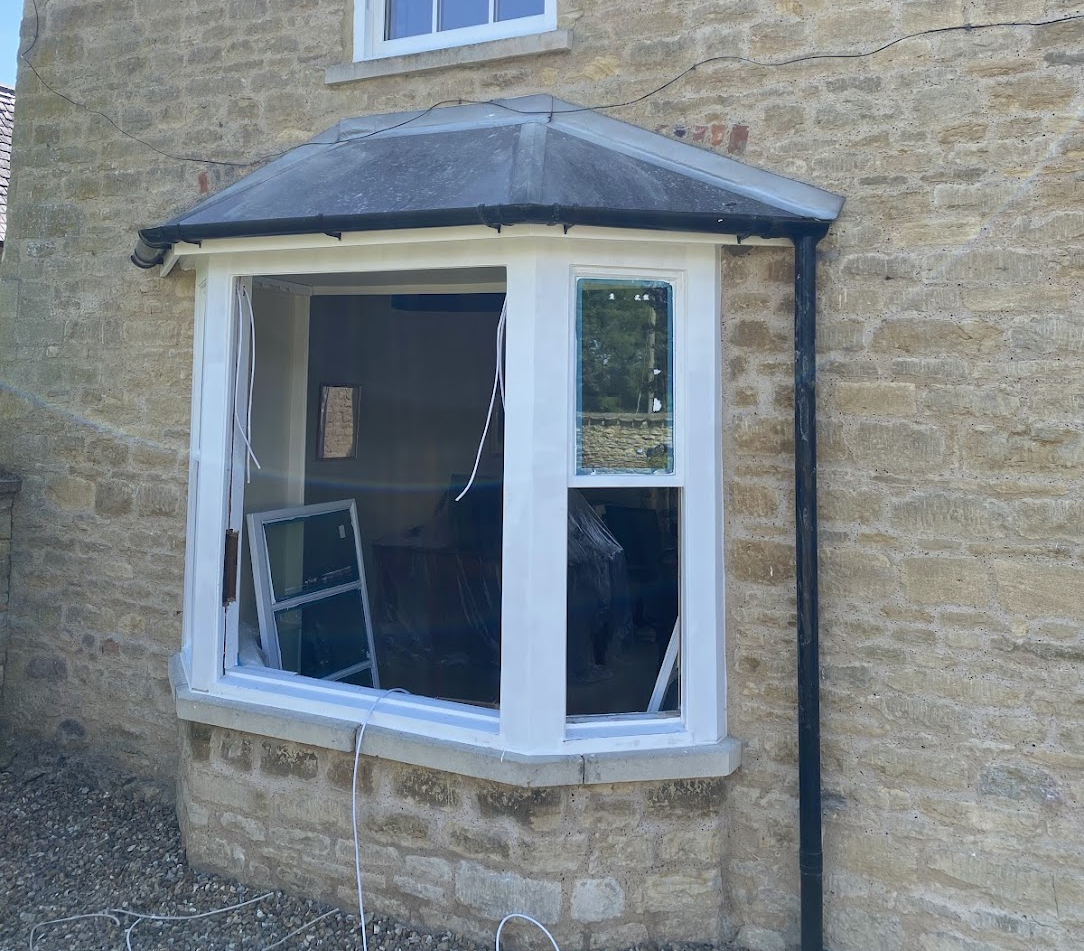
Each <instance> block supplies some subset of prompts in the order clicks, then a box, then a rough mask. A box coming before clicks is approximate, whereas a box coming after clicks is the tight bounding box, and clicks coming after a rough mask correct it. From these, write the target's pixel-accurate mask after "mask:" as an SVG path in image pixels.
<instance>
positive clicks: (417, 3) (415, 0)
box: [384, 0, 433, 40]
mask: <svg viewBox="0 0 1084 951" xmlns="http://www.w3.org/2000/svg"><path fill="white" fill-rule="evenodd" d="M432 32H433V0H388V22H387V24H386V25H385V32H384V38H385V39H388V40H398V39H401V38H402V37H404V36H418V35H419V34H422V33H432Z"/></svg>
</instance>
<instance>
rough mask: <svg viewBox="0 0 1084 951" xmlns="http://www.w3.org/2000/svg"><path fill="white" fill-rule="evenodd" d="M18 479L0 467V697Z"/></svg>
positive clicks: (4, 666) (5, 653)
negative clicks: (12, 515) (12, 519)
mask: <svg viewBox="0 0 1084 951" xmlns="http://www.w3.org/2000/svg"><path fill="white" fill-rule="evenodd" d="M20 484H21V483H20V481H19V479H17V478H16V477H15V476H13V475H11V474H10V473H8V472H5V471H4V470H3V469H0V697H2V696H3V694H4V672H5V669H6V667H7V655H8V628H9V624H8V601H9V600H10V591H11V510H12V507H13V506H14V504H15V496H16V495H18V494H19V486H20Z"/></svg>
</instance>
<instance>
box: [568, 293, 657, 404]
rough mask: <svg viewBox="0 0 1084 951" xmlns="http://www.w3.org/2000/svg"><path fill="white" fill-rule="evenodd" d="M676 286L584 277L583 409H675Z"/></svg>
mask: <svg viewBox="0 0 1084 951" xmlns="http://www.w3.org/2000/svg"><path fill="white" fill-rule="evenodd" d="M669 366H670V286H669V285H668V284H662V283H657V282H646V281H636V282H632V281H593V280H583V281H581V282H580V386H581V400H582V403H581V409H582V410H583V411H584V412H587V413H668V412H670V405H669V403H670V399H669V392H670V379H669Z"/></svg>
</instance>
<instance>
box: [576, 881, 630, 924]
mask: <svg viewBox="0 0 1084 951" xmlns="http://www.w3.org/2000/svg"><path fill="white" fill-rule="evenodd" d="M624 910H625V890H624V889H623V888H622V887H621V885H620V883H619V882H618V881H617V880H616V879H614V878H582V879H580V880H579V881H578V882H576V884H575V886H574V887H573V889H572V917H573V919H574V920H576V921H585V922H595V921H609V920H610V919H611V918H618V917H620V915H621V914H622V913H623V912H624Z"/></svg>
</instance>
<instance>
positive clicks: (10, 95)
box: [0, 85, 15, 245]
mask: <svg viewBox="0 0 1084 951" xmlns="http://www.w3.org/2000/svg"><path fill="white" fill-rule="evenodd" d="M14 125H15V90H14V89H12V88H11V87H10V86H3V85H0V245H3V243H4V239H5V237H6V236H7V233H8V184H9V183H10V181H11V130H12V128H13V127H14Z"/></svg>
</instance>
